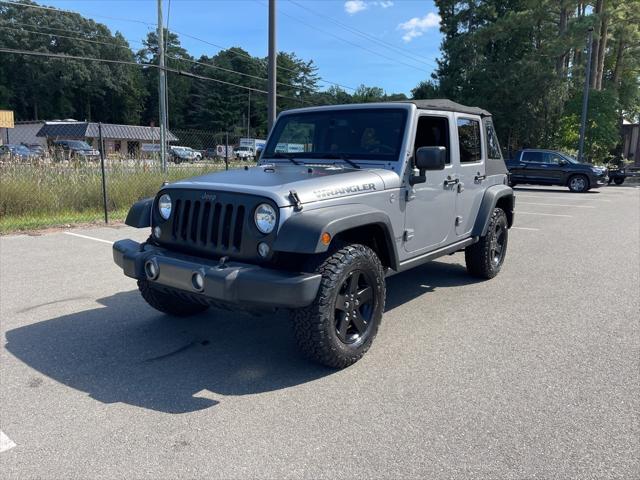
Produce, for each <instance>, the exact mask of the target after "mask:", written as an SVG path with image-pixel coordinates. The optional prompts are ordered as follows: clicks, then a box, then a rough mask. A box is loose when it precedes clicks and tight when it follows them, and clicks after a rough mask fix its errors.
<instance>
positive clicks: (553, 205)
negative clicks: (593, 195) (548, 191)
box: [518, 202, 596, 208]
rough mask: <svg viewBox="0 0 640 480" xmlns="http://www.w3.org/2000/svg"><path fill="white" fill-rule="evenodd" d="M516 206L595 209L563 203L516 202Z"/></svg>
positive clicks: (588, 206)
mask: <svg viewBox="0 0 640 480" xmlns="http://www.w3.org/2000/svg"><path fill="white" fill-rule="evenodd" d="M518 205H542V206H545V207H576V208H596V207H593V206H591V205H567V204H563V203H536V202H518Z"/></svg>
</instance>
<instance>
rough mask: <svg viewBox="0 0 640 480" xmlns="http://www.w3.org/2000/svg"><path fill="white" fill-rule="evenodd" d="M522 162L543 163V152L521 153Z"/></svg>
mask: <svg viewBox="0 0 640 480" xmlns="http://www.w3.org/2000/svg"><path fill="white" fill-rule="evenodd" d="M522 161H523V162H530V163H544V152H522Z"/></svg>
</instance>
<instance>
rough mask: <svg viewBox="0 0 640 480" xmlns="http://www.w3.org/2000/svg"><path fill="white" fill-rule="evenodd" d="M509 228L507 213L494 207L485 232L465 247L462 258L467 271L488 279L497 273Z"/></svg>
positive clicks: (502, 258)
mask: <svg viewBox="0 0 640 480" xmlns="http://www.w3.org/2000/svg"><path fill="white" fill-rule="evenodd" d="M499 232H502V233H503V234H504V238H503V243H502V249H501V250H500V252H501V254H500V258H499V261H498V262H496V261H495V243H494V242H497V241H498V239H497V236H498V234H499ZM508 240H509V229H508V222H507V215H506V213H504V210H502V209H501V208H494V209H493V212H492V214H491V219H490V220H489V227H488V228H487V234H486V235H485V236H483V237H480V240H479V241H478V242H477V243H474V244H473V245H471V246H469V247H467V248H466V249H465V251H464V259H465V262H466V265H467V272H469V274H471V275H473V276H474V277H478V278H484V279H490V278H493V277H495V276H496V275H498V273H499V272H500V269H501V268H502V264H503V263H504V259H505V256H506V253H507V244H508Z"/></svg>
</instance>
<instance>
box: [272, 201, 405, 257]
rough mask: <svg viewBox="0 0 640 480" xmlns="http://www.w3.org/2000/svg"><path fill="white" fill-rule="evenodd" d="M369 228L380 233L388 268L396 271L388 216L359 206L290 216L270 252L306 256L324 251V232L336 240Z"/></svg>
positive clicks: (317, 210)
mask: <svg viewBox="0 0 640 480" xmlns="http://www.w3.org/2000/svg"><path fill="white" fill-rule="evenodd" d="M371 225H374V226H376V227H378V228H380V229H381V230H382V232H383V236H384V245H381V247H383V248H386V249H387V254H388V256H389V260H390V263H391V268H393V269H396V268H397V266H398V254H397V251H396V244H395V241H394V236H393V227H392V226H391V221H390V220H389V216H388V215H387V214H386V213H385V212H383V211H381V210H377V209H375V208H371V207H368V206H366V205H362V204H347V205H340V206H332V207H321V208H318V209H315V210H305V211H303V212H300V213H297V214H295V215H293V216H292V217H290V218H289V219H288V220H286V221H285V222H284V224H283V225H282V226H281V227H280V230H279V231H278V236H277V237H276V241H275V242H274V244H273V250H274V251H276V252H290V253H305V254H314V253H322V252H326V251H327V250H328V249H329V246H328V245H324V244H323V243H322V242H321V240H320V236H321V235H322V233H324V232H327V233H329V234H330V235H331V238H335V236H336V235H338V234H339V233H341V232H345V231H347V230H351V229H353V228H357V227H365V226H371Z"/></svg>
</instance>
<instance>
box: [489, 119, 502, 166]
mask: <svg viewBox="0 0 640 480" xmlns="http://www.w3.org/2000/svg"><path fill="white" fill-rule="evenodd" d="M485 126H486V127H487V157H488V158H489V159H491V160H502V153H501V152H500V144H499V143H498V135H496V130H495V128H493V123H492V122H490V121H486V120H485Z"/></svg>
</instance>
